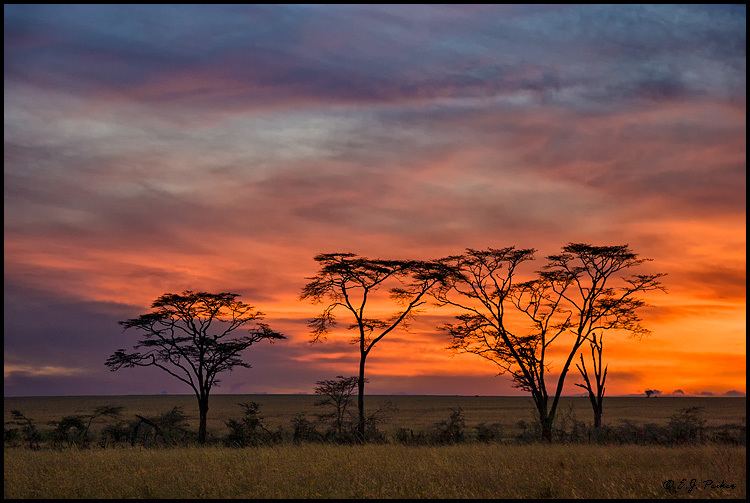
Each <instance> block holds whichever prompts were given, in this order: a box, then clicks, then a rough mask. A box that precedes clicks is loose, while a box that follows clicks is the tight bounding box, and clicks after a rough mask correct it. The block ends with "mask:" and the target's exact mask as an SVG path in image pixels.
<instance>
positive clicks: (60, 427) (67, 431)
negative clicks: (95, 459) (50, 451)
mask: <svg viewBox="0 0 750 503" xmlns="http://www.w3.org/2000/svg"><path fill="white" fill-rule="evenodd" d="M49 424H50V425H52V426H54V428H53V430H52V442H53V444H54V445H55V447H69V446H73V445H75V446H82V445H84V444H85V443H86V442H87V440H88V439H87V438H86V437H87V431H86V423H85V422H84V417H83V416H65V417H63V418H62V419H60V420H59V421H50V423H49Z"/></svg>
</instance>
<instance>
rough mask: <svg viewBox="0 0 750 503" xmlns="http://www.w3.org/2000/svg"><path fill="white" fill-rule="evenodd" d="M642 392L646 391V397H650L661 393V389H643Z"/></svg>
mask: <svg viewBox="0 0 750 503" xmlns="http://www.w3.org/2000/svg"><path fill="white" fill-rule="evenodd" d="M644 393H646V398H651V397H652V396H653V397H656V396H659V395H661V391H660V390H658V389H647V390H646V391H644Z"/></svg>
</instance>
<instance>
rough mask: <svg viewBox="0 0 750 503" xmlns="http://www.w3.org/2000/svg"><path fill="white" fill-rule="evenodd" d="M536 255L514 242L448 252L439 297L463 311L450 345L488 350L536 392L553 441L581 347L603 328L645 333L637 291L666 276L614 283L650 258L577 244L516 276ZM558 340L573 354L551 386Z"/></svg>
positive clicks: (544, 430) (486, 354)
mask: <svg viewBox="0 0 750 503" xmlns="http://www.w3.org/2000/svg"><path fill="white" fill-rule="evenodd" d="M533 258H534V250H533V249H516V248H515V247H508V248H500V249H495V248H488V249H486V250H472V249H468V250H467V251H466V253H465V254H463V255H460V256H454V257H447V258H446V259H444V263H446V264H450V267H451V268H452V270H453V274H452V275H451V276H450V278H451V281H449V282H448V283H447V285H446V287H445V288H442V289H440V290H438V291H437V295H436V299H437V300H438V302H439V303H441V304H443V305H450V306H453V307H458V308H460V309H461V310H462V311H463V312H462V313H461V314H460V315H459V316H457V317H456V319H457V321H458V322H457V323H451V324H447V325H446V326H445V329H446V330H447V331H448V333H449V335H450V336H451V341H452V342H451V346H450V347H451V348H453V349H454V350H457V351H462V352H468V353H474V354H477V355H479V356H482V357H483V358H486V359H488V360H489V361H492V362H493V363H495V364H496V365H497V366H498V367H500V372H501V373H508V374H510V375H511V377H512V379H513V381H514V384H515V386H516V387H518V388H520V389H523V390H525V391H528V392H529V393H530V394H531V395H532V398H533V400H534V405H535V407H536V409H537V413H538V417H539V422H540V426H541V435H542V437H543V438H544V439H545V440H548V441H550V440H551V438H552V425H553V423H554V419H555V414H556V412H557V408H558V404H559V399H560V395H561V394H562V390H563V386H564V382H565V377H566V375H567V372H568V369H569V368H570V365H571V362H572V360H573V358H574V356H575V355H576V353H577V352H578V350H579V349H580V347H581V346H582V345H583V344H584V343H585V342H586V341H591V340H592V339H593V334H594V333H601V332H603V331H605V330H610V329H624V330H628V331H631V332H634V333H643V332H644V331H645V330H643V329H642V327H640V324H639V321H640V320H639V318H638V317H637V315H636V310H637V309H638V308H639V307H642V306H643V305H644V303H643V301H642V300H640V299H638V298H636V297H635V294H636V293H638V292H643V291H646V290H651V289H655V288H660V285H659V282H658V278H659V277H661V275H636V276H632V277H631V278H628V279H625V280H624V286H621V287H619V288H612V287H608V286H606V283H607V281H608V280H609V279H610V278H612V276H613V275H615V274H616V273H618V272H619V271H622V270H623V269H627V268H629V267H633V266H635V265H637V264H640V263H642V262H643V261H644V260H643V259H638V258H637V257H636V256H635V254H633V253H632V252H630V250H629V249H628V248H627V246H612V247H593V246H590V245H586V244H575V243H573V244H569V245H567V246H565V247H564V248H563V253H561V254H559V255H551V256H549V257H547V260H548V262H547V264H546V265H545V267H544V268H543V269H542V270H541V271H539V272H538V273H537V276H536V278H534V279H532V280H529V281H523V282H517V281H516V280H515V275H516V270H517V268H518V266H519V265H521V264H522V263H524V262H527V261H531V260H533ZM509 308H511V309H509ZM512 308H515V312H516V313H520V314H521V316H522V317H523V318H525V319H526V321H527V322H529V323H527V325H526V326H522V325H520V324H518V316H515V317H514V316H513V315H511V316H508V313H509V311H513V310H512ZM514 320H515V322H514ZM555 342H557V344H556V345H557V346H566V347H567V349H565V350H564V354H567V358H566V359H565V360H564V361H563V363H562V366H561V368H560V374H559V376H558V378H557V383H556V386H555V387H554V389H553V390H552V391H548V389H547V383H546V374H547V371H548V369H549V367H550V363H549V361H548V349H549V348H550V347H551V346H552V344H553V343H555ZM568 344H569V345H568ZM556 352H558V353H559V351H556ZM603 375H604V374H603V373H602V377H603ZM601 382H602V384H603V379H602V380H601ZM602 396H603V388H602Z"/></svg>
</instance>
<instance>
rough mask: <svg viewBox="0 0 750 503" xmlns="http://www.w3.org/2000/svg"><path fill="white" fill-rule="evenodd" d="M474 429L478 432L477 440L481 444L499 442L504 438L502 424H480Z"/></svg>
mask: <svg viewBox="0 0 750 503" xmlns="http://www.w3.org/2000/svg"><path fill="white" fill-rule="evenodd" d="M474 429H475V430H476V432H477V440H479V441H480V442H499V441H500V440H501V439H502V438H503V430H502V426H501V425H500V423H491V424H486V423H479V424H478V425H476V426H475V427H474Z"/></svg>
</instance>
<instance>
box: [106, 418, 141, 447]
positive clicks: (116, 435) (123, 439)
mask: <svg viewBox="0 0 750 503" xmlns="http://www.w3.org/2000/svg"><path fill="white" fill-rule="evenodd" d="M133 433H134V432H133V428H132V426H131V424H129V423H127V422H124V421H120V422H118V423H115V424H108V425H106V426H105V427H104V428H102V431H101V434H100V436H99V446H100V447H108V446H109V445H112V444H121V443H128V442H130V440H131V436H132V435H133Z"/></svg>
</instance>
